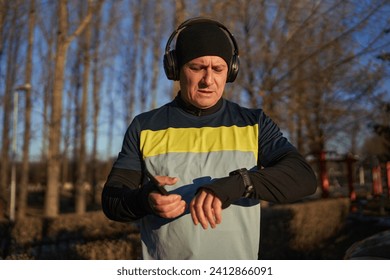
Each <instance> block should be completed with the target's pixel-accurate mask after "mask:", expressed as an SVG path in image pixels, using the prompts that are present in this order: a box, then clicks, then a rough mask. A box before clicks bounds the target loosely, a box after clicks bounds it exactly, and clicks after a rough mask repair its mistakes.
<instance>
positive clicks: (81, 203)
mask: <svg viewBox="0 0 390 280" xmlns="http://www.w3.org/2000/svg"><path fill="white" fill-rule="evenodd" d="M83 39H84V42H83V52H82V53H83V62H84V70H83V71H84V72H83V81H82V83H83V86H82V87H83V94H82V101H81V110H80V154H79V160H78V164H79V165H78V176H77V183H76V186H75V187H76V204H75V205H76V213H78V214H82V213H85V211H86V209H87V202H86V195H85V187H86V183H87V162H86V161H87V150H86V134H87V113H88V89H89V86H88V85H89V70H90V65H91V63H90V61H91V56H90V45H91V24H88V26H87V27H86V29H85V33H84V37H83Z"/></svg>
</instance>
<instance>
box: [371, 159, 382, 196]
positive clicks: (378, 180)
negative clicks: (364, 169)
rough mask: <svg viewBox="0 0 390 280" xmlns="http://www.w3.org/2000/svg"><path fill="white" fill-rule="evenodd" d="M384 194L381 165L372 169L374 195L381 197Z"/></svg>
mask: <svg viewBox="0 0 390 280" xmlns="http://www.w3.org/2000/svg"><path fill="white" fill-rule="evenodd" d="M382 193H383V187H382V177H381V167H380V165H378V166H374V167H373V168H372V195H373V196H381V195H382Z"/></svg>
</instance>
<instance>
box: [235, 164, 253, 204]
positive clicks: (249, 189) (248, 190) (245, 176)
mask: <svg viewBox="0 0 390 280" xmlns="http://www.w3.org/2000/svg"><path fill="white" fill-rule="evenodd" d="M232 175H240V176H241V178H242V180H243V181H244V185H245V192H244V194H243V197H245V198H250V197H251V196H252V195H253V191H254V187H253V184H252V180H251V178H250V176H249V173H248V170H247V169H246V168H240V169H237V170H234V171H232V172H230V173H229V176H232Z"/></svg>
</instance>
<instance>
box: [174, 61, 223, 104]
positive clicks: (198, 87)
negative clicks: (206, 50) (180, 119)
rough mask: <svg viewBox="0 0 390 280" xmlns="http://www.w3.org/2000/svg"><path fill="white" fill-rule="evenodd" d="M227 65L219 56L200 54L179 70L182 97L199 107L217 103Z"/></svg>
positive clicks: (221, 91) (220, 95)
mask: <svg viewBox="0 0 390 280" xmlns="http://www.w3.org/2000/svg"><path fill="white" fill-rule="evenodd" d="M227 72H228V66H227V64H226V62H225V60H223V59H222V58H221V57H219V56H201V57H197V58H195V59H193V60H191V61H189V62H187V63H186V64H184V65H183V67H182V68H181V70H180V90H181V96H182V98H183V99H184V100H185V101H187V102H188V103H190V104H192V105H194V106H195V107H197V108H200V109H207V108H210V107H212V106H213V105H215V104H216V103H217V101H218V100H219V99H220V98H221V97H222V93H223V91H224V89H225V84H226V78H227Z"/></svg>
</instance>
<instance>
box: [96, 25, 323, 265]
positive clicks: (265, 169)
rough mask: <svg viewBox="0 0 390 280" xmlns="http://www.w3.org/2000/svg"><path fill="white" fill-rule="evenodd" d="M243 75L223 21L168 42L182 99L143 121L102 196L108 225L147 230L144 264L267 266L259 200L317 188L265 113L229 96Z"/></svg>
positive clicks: (183, 30) (190, 28)
mask: <svg viewBox="0 0 390 280" xmlns="http://www.w3.org/2000/svg"><path fill="white" fill-rule="evenodd" d="M177 33H178V36H177V40H176V47H175V50H173V51H170V50H169V48H170V47H169V45H170V43H171V41H172V40H173V37H175V35H176V34H177ZM238 67H239V61H238V49H237V43H236V41H235V40H234V37H233V36H232V34H231V33H230V32H229V31H228V30H227V29H226V27H224V26H223V25H222V24H220V23H219V22H216V21H213V20H209V19H202V18H195V19H192V20H189V21H186V22H184V23H183V24H182V25H180V26H179V28H178V29H177V30H176V31H175V32H174V33H172V35H171V37H170V39H169V40H168V43H167V47H166V53H165V56H164V68H165V71H166V74H167V76H168V78H169V79H173V80H177V79H178V80H180V92H179V93H178V95H177V97H176V98H175V99H174V100H173V101H172V102H170V103H168V104H166V105H164V106H162V107H160V108H158V109H156V110H152V111H150V112H146V113H142V114H140V115H138V116H136V117H135V118H134V120H133V122H132V123H131V125H130V126H129V128H128V130H127V132H126V134H125V137H124V141H123V146H122V150H121V152H120V153H119V155H118V158H117V160H116V162H115V163H114V166H113V168H112V170H111V173H110V175H109V177H108V180H107V183H106V185H105V187H104V190H103V194H102V206H103V211H104V213H105V214H106V215H107V217H108V218H110V219H113V220H116V221H122V222H128V221H135V220H137V221H139V222H140V226H141V240H142V248H143V257H144V259H257V256H258V248H259V237H260V203H259V200H268V201H272V202H281V203H283V202H291V201H294V200H297V199H300V198H302V197H304V196H307V195H310V194H312V193H313V192H314V191H315V189H316V178H315V176H314V173H313V171H312V169H311V168H310V166H309V165H308V164H307V162H306V161H305V160H304V158H303V157H302V156H301V155H300V154H299V153H298V152H297V151H296V149H295V148H294V147H293V146H292V145H291V144H290V143H289V142H288V140H287V139H286V138H284V137H283V135H282V133H281V132H280V130H279V128H278V127H277V126H276V124H275V123H273V122H272V120H271V119H270V118H268V117H267V116H266V115H265V114H264V112H263V111H262V110H261V109H247V108H243V107H240V106H239V105H238V104H235V103H233V102H230V101H228V100H226V99H224V98H223V97H222V95H223V92H224V88H225V84H226V82H227V81H228V82H232V81H234V79H235V77H236V75H237V72H238Z"/></svg>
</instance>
